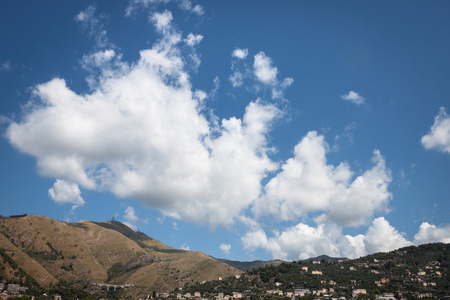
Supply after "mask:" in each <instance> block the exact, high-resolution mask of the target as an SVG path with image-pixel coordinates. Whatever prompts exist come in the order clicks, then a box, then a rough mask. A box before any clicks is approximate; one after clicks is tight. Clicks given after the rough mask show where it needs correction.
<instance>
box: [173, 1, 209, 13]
mask: <svg viewBox="0 0 450 300" xmlns="http://www.w3.org/2000/svg"><path fill="white" fill-rule="evenodd" d="M179 6H180V8H181V9H184V10H186V11H188V12H191V13H194V14H196V15H198V16H201V15H203V14H204V13H205V10H204V9H203V6H201V5H199V4H197V5H193V4H192V1H191V0H181V1H179Z"/></svg>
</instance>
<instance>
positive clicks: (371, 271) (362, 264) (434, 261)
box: [188, 243, 450, 299]
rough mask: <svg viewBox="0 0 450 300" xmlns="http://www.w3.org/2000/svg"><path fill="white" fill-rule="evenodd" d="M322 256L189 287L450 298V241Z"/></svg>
mask: <svg viewBox="0 0 450 300" xmlns="http://www.w3.org/2000/svg"><path fill="white" fill-rule="evenodd" d="M319 258H320V257H319ZM322 258H323V260H317V259H314V260H306V261H297V262H292V263H282V264H280V265H278V266H273V265H266V266H263V267H260V268H257V269H253V270H252V271H249V272H246V273H245V274H243V275H242V276H240V277H239V278H235V277H230V278H227V279H226V280H223V281H213V282H209V283H207V284H204V285H194V286H190V287H189V288H188V291H189V292H194V291H200V292H201V293H202V295H207V296H208V295H210V296H211V295H212V296H213V295H216V294H217V293H218V292H221V293H224V294H225V295H233V293H240V294H242V295H243V296H244V297H252V296H257V297H260V296H261V295H266V296H267V297H269V298H270V296H272V295H283V297H284V296H288V297H290V296H292V295H296V293H297V296H301V295H303V296H308V297H310V296H313V295H315V296H325V295H328V296H329V297H333V298H339V297H342V296H343V297H346V298H349V297H353V296H354V295H353V293H361V294H360V295H359V296H358V298H361V297H363V298H371V299H373V298H374V297H375V296H376V295H383V294H390V295H396V296H399V295H400V294H401V295H403V297H407V298H408V299H412V298H414V299H415V298H435V297H437V298H440V299H442V298H444V297H446V296H450V271H449V267H450V244H442V243H435V244H426V245H421V246H418V247H415V246H410V247H405V248H402V249H398V250H395V251H391V252H388V253H376V254H372V255H368V256H366V257H362V258H359V259H354V260H340V261H332V260H329V261H326V260H325V257H322ZM302 293H303V294H302ZM364 293H365V294H364ZM399 293H400V294H399Z"/></svg>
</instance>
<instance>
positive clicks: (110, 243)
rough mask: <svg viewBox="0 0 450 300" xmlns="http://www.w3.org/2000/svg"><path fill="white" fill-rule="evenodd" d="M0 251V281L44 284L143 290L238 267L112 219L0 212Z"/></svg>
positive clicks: (172, 285)
mask: <svg viewBox="0 0 450 300" xmlns="http://www.w3.org/2000/svg"><path fill="white" fill-rule="evenodd" d="M0 254H1V256H0V266H2V268H1V270H0V281H10V282H11V281H15V282H18V283H22V284H25V283H26V282H28V283H30V282H32V283H33V284H35V285H36V286H40V287H43V288H48V287H52V286H55V285H58V284H60V283H64V284H72V285H73V284H75V283H79V284H82V285H83V286H85V287H89V288H93V287H94V285H93V284H94V283H97V284H105V283H107V284H113V285H125V284H133V285H134V286H133V288H129V289H127V290H134V291H138V290H139V291H141V293H142V294H144V293H148V292H151V291H157V292H168V291H171V290H173V289H176V288H180V287H184V286H185V285H186V284H193V283H197V282H203V281H208V280H213V279H218V278H219V277H223V278H225V277H228V276H232V275H237V274H240V273H242V272H241V271H240V270H238V269H236V268H234V267H232V266H230V265H227V264H225V263H223V262H221V261H219V260H217V259H214V258H212V257H210V256H208V255H206V254H204V253H202V252H193V251H185V250H179V249H174V248H171V247H169V246H167V245H164V244H163V243H161V242H159V241H157V240H155V239H152V238H150V237H148V236H147V235H145V234H144V233H142V232H135V231H134V230H132V229H130V228H129V227H127V226H126V225H124V224H122V223H120V222H117V221H110V222H90V221H81V222H78V223H68V222H62V221H58V220H53V219H50V218H47V217H43V216H25V215H21V216H15V217H9V218H1V219H0ZM136 293H138V292H136ZM144 295H145V296H146V294H144Z"/></svg>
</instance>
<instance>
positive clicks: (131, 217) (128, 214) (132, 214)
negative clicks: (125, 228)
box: [123, 206, 140, 223]
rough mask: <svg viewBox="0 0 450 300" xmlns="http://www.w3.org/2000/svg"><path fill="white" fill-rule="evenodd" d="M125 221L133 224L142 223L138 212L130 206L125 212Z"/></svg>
mask: <svg viewBox="0 0 450 300" xmlns="http://www.w3.org/2000/svg"><path fill="white" fill-rule="evenodd" d="M123 217H124V219H125V220H127V221H128V222H131V223H137V222H139V221H140V219H139V217H138V216H137V215H136V210H135V209H134V207H132V206H128V207H127V209H126V210H125V215H124V216H123Z"/></svg>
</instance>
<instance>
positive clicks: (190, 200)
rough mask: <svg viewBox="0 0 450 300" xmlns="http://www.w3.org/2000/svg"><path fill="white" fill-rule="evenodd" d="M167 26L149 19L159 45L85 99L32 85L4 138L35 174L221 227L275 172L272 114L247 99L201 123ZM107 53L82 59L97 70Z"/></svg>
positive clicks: (52, 85) (275, 113)
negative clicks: (238, 111)
mask: <svg viewBox="0 0 450 300" xmlns="http://www.w3.org/2000/svg"><path fill="white" fill-rule="evenodd" d="M171 19H172V18H171V14H170V13H169V12H164V13H162V14H154V15H153V18H152V22H154V24H155V26H156V27H157V28H158V29H159V30H161V33H162V34H163V39H161V40H160V41H159V42H158V43H156V44H155V45H154V46H153V48H151V49H146V50H142V51H141V52H140V59H139V60H138V61H137V62H135V63H130V64H129V67H128V68H121V69H120V70H113V71H112V72H110V73H109V75H108V76H104V77H101V80H98V85H96V86H95V88H94V90H93V91H92V93H90V94H89V93H86V94H82V95H79V94H77V93H75V92H74V91H72V90H71V89H70V87H68V86H67V85H66V82H65V81H64V80H63V79H60V78H54V79H52V80H50V81H48V82H46V83H43V84H40V85H37V86H36V87H35V89H34V97H33V100H31V101H30V103H29V104H28V107H29V108H30V109H29V110H28V111H27V112H26V114H25V115H24V117H23V118H22V119H21V120H20V121H19V122H11V123H10V124H9V127H8V129H7V132H6V136H7V138H8V139H9V141H10V143H11V144H12V145H13V146H14V147H16V148H17V149H19V150H20V151H22V152H24V153H27V154H30V155H32V156H34V157H36V159H37V164H38V170H39V172H40V174H42V175H45V176H49V177H54V178H61V179H65V180H68V181H71V182H74V183H76V184H79V185H80V186H81V187H83V188H85V189H95V190H102V191H110V192H112V193H114V194H115V195H117V196H118V197H123V198H134V199H139V200H141V201H143V202H144V203H146V204H147V205H150V206H152V207H155V208H157V209H159V210H160V211H161V212H163V214H164V215H166V216H171V217H175V218H183V219H185V220H187V221H191V222H199V223H208V224H209V225H210V226H211V228H214V227H216V226H218V225H220V226H225V227H229V226H231V225H232V224H233V222H234V218H235V217H236V216H238V215H239V214H240V212H241V211H242V210H243V209H246V208H247V207H248V206H249V205H250V204H251V203H252V202H253V201H254V200H255V199H256V198H257V197H258V195H259V193H260V189H261V180H262V178H264V177H265V176H266V174H267V172H269V171H273V170H275V169H276V168H277V165H276V164H275V163H274V162H272V161H271V160H270V159H269V158H268V155H267V153H268V152H270V151H271V149H270V148H268V147H267V134H268V132H269V129H270V124H271V123H272V121H273V120H274V119H276V118H278V117H280V116H281V111H280V110H278V109H277V108H276V107H275V106H273V105H271V104H264V103H262V102H261V101H258V100H256V101H253V102H251V103H250V104H249V105H248V106H247V108H246V112H245V114H244V117H243V118H242V119H238V118H234V117H233V118H230V119H224V120H222V121H221V122H220V123H217V124H216V123H212V124H210V123H209V122H208V120H207V117H206V116H205V115H203V114H202V113H201V109H202V105H203V104H202V101H203V100H202V99H200V98H202V97H199V95H200V94H201V93H198V92H193V91H192V88H191V83H190V81H189V75H188V73H187V72H186V70H185V66H186V65H185V63H184V60H183V58H182V57H181V51H180V50H179V49H178V48H177V45H178V42H180V41H181V39H179V38H178V37H180V36H181V35H180V33H178V32H176V31H174V30H173V28H172V27H171V25H170V21H171ZM113 54H115V52H114V53H113V52H110V51H109V50H107V51H103V52H97V56H96V55H94V56H91V57H90V58H89V61H90V62H92V63H93V64H96V65H98V66H99V68H100V69H101V70H103V69H104V68H106V67H104V64H102V63H103V62H104V61H108V60H109V59H114V57H117V56H118V55H117V54H115V56H114V57H113ZM87 60H88V59H87ZM97 62H98V63H97ZM100 76H102V75H100ZM214 118H215V117H214V116H212V117H211V119H214Z"/></svg>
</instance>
